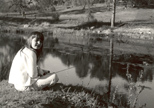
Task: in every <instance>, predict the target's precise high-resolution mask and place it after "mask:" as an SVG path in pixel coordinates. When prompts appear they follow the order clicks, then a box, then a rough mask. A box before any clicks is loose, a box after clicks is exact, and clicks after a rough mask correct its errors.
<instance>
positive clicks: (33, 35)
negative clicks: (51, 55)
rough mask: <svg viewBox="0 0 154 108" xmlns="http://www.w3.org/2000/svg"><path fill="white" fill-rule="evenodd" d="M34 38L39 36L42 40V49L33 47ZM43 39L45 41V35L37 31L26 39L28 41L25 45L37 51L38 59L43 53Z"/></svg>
mask: <svg viewBox="0 0 154 108" xmlns="http://www.w3.org/2000/svg"><path fill="white" fill-rule="evenodd" d="M33 38H38V39H40V40H41V42H42V46H41V48H40V49H38V50H36V49H33V48H32V46H31V43H32V39H33ZM43 41H44V35H43V34H42V33H41V32H38V31H35V32H32V33H31V34H30V35H29V37H28V39H27V40H26V43H25V47H27V48H29V49H31V50H33V51H34V52H35V53H36V55H37V60H38V58H39V57H40V55H41V53H42V49H43Z"/></svg>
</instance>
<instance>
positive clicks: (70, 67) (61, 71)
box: [55, 67, 75, 73]
mask: <svg viewBox="0 0 154 108" xmlns="http://www.w3.org/2000/svg"><path fill="white" fill-rule="evenodd" d="M72 68H75V67H70V68H67V69H63V70H60V71H56V72H55V73H59V72H63V71H66V70H69V69H72Z"/></svg>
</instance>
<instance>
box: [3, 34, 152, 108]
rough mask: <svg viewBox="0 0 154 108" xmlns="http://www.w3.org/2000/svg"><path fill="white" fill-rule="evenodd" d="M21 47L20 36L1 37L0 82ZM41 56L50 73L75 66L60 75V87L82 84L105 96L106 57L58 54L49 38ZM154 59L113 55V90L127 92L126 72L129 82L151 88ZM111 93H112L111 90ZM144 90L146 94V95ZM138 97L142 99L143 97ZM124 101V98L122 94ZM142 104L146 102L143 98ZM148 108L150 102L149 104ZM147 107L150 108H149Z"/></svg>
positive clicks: (78, 52) (148, 93)
mask: <svg viewBox="0 0 154 108" xmlns="http://www.w3.org/2000/svg"><path fill="white" fill-rule="evenodd" d="M23 44H24V39H23V38H22V37H18V38H17V37H14V36H13V37H12V38H10V36H1V38H0V80H3V79H7V78H8V74H9V69H10V66H11V62H12V59H13V57H14V55H15V54H16V52H17V51H18V50H19V49H20V48H21V47H22V45H23ZM44 47H45V48H44V50H43V51H44V53H43V55H42V58H41V61H40V65H41V67H42V68H46V69H50V70H51V71H54V72H56V71H59V70H63V69H67V68H68V67H74V68H72V69H69V70H67V71H63V72H59V73H58V76H59V77H60V82H62V83H63V84H73V85H77V84H79V85H82V86H85V87H88V88H91V89H93V90H95V91H96V92H98V93H100V94H105V93H107V91H108V90H107V85H108V80H109V68H108V66H109V56H107V54H108V51H106V54H103V55H93V54H91V53H83V52H82V51H68V52H65V51H61V50H53V49H52V48H53V47H54V42H53V39H52V38H51V37H48V38H45V43H44ZM153 58H154V57H153V56H149V55H135V54H132V55H115V56H114V62H113V74H112V87H116V86H118V92H119V93H123V94H124V93H127V92H128V91H127V89H128V88H127V87H126V86H125V85H127V84H128V79H127V77H126V73H127V71H129V73H130V74H131V75H132V82H140V83H141V84H144V85H145V86H148V87H151V88H152V89H154V86H153V82H154V80H153V73H154V68H153V64H154V63H153V61H154V60H153ZM141 72H143V76H142V79H141V80H140V81H139V80H138V76H139V75H140V73H141ZM112 91H113V90H112ZM145 91H146V92H145ZM145 91H144V94H146V95H148V96H149V98H150V99H154V96H153V95H151V96H150V94H151V93H153V90H151V91H150V92H149V91H148V90H145ZM144 94H141V98H144V97H146V96H145V95H144ZM123 98H126V96H125V95H124V97H123ZM125 100H126V99H125ZM142 101H143V102H144V101H146V100H144V99H142ZM123 104H124V103H123ZM149 105H150V106H152V105H153V103H149ZM149 108H150V107H149Z"/></svg>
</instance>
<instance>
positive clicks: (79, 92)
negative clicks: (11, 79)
mask: <svg viewBox="0 0 154 108" xmlns="http://www.w3.org/2000/svg"><path fill="white" fill-rule="evenodd" d="M106 105H107V103H106V102H105V101H103V98H102V97H101V96H100V95H97V94H95V93H94V92H93V91H90V90H88V89H85V88H83V87H81V86H71V85H68V86H66V85H63V84H56V85H55V86H53V87H51V88H48V89H47V88H46V89H44V90H43V91H27V92H19V91H16V90H15V89H14V87H13V86H12V85H10V84H8V83H7V81H6V80H3V81H2V82H1V83H0V107H11V108H23V107H24V108H51V107H52V108H103V107H106Z"/></svg>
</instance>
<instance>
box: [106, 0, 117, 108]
mask: <svg viewBox="0 0 154 108" xmlns="http://www.w3.org/2000/svg"><path fill="white" fill-rule="evenodd" d="M115 10H116V0H113V11H112V18H111V19H112V20H111V29H110V59H109V85H108V106H109V102H110V92H111V79H112V60H113V38H114V33H113V28H114V23H115Z"/></svg>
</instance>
